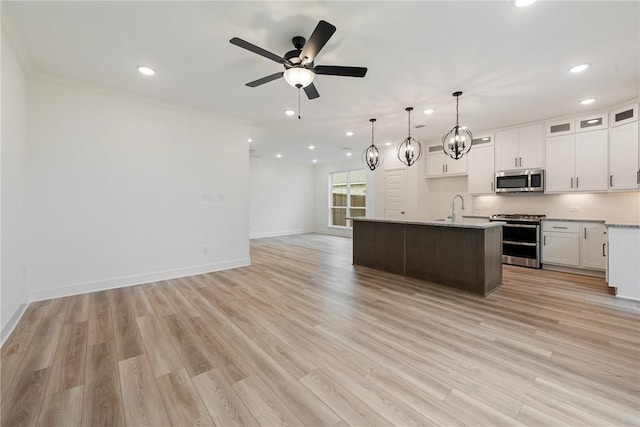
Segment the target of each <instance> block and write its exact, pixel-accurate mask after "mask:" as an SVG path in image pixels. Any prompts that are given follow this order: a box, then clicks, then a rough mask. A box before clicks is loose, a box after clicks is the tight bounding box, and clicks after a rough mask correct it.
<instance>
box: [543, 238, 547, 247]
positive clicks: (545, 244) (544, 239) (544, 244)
mask: <svg viewBox="0 0 640 427" xmlns="http://www.w3.org/2000/svg"><path fill="white" fill-rule="evenodd" d="M542 246H547V236H542Z"/></svg>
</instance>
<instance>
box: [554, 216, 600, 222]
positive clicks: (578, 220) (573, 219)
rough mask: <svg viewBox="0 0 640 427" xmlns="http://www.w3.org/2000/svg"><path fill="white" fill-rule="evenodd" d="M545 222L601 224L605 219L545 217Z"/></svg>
mask: <svg viewBox="0 0 640 427" xmlns="http://www.w3.org/2000/svg"><path fill="white" fill-rule="evenodd" d="M542 220H543V221H569V222H601V223H604V222H605V220H604V219H593V218H591V219H585V218H555V217H544V218H542Z"/></svg>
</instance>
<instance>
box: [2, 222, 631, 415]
mask: <svg viewBox="0 0 640 427" xmlns="http://www.w3.org/2000/svg"><path fill="white" fill-rule="evenodd" d="M251 259H252V265H251V266H250V267H245V268H238V269H234V270H227V271H222V272H217V273H209V274H204V275H200V276H193V277H187V278H182V279H176V280H167V281H163V282H160V283H150V284H146V285H141V286H136V287H131V288H123V289H113V290H109V291H102V292H95V293H92V294H86V295H78V296H73V297H67V298H59V299H55V300H50V301H41V302H36V303H33V304H31V305H30V306H29V307H28V308H27V310H26V312H25V314H24V316H23V318H22V319H21V320H20V322H19V323H18V325H17V327H16V329H15V331H14V333H13V334H12V335H11V337H9V339H8V340H7V342H6V343H5V345H4V346H3V347H2V349H1V361H2V376H1V380H2V384H1V385H2V387H1V390H2V396H1V397H2V399H1V400H2V402H1V412H0V416H1V425H2V426H14V425H23V426H32V425H57V426H75V425H84V426H99V425H100V426H119V425H122V426H141V425H149V426H164V425H176V426H186V425H202V426H214V425H217V426H224V427H228V426H235V425H238V426H261V425H262V426H274V425H290V426H300V425H306V426H320V425H329V426H348V425H351V426H363V425H380V426H389V425H403V426H408V425H426V426H436V425H441V426H467V425H468V426H512V425H530V426H566V425H570V426H598V427H599V426H640V308H639V306H638V304H637V303H632V302H625V301H621V300H618V299H616V298H615V297H613V296H611V295H609V294H608V292H607V288H606V285H605V283H604V281H603V280H602V279H599V278H593V277H586V276H577V275H571V274H566V273H557V272H550V271H543V270H532V269H525V268H520V267H511V266H505V267H504V286H503V287H502V288H500V289H499V290H498V291H496V292H495V293H494V294H492V295H490V296H489V297H487V298H483V297H479V296H475V295H472V294H468V293H464V292H461V291H457V290H454V289H450V288H445V287H441V286H438V285H435V284H432V283H428V282H422V281H419V280H415V279H410V278H406V277H401V276H395V275H392V274H388V273H383V272H379V271H375V270H371V269H367V268H360V267H354V266H352V264H351V241H350V240H349V239H345V238H339V237H331V236H323V235H316V234H308V235H299V236H288V237H281V238H268V239H259V240H253V241H252V242H251Z"/></svg>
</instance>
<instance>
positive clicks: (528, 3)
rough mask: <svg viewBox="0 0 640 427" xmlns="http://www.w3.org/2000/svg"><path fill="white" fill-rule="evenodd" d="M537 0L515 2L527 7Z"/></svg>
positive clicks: (517, 0)
mask: <svg viewBox="0 0 640 427" xmlns="http://www.w3.org/2000/svg"><path fill="white" fill-rule="evenodd" d="M535 2H536V0H515V1H514V2H513V4H515V5H516V6H517V7H527V6H531V5H532V4H534V3H535Z"/></svg>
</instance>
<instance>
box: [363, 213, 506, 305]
mask: <svg viewBox="0 0 640 427" xmlns="http://www.w3.org/2000/svg"><path fill="white" fill-rule="evenodd" d="M352 221H353V264H354V265H362V266H364V267H370V268H375V269H378V270H383V271H387V272H390V273H395V274H400V275H403V276H409V277H415V278H418V279H423V280H428V281H431V282H434V283H438V284H441V285H445V286H450V287H453V288H458V289H462V290H465V291H468V292H473V293H475V294H480V295H483V296H487V295H489V294H490V293H492V292H493V291H495V290H496V289H497V288H499V287H500V286H501V285H502V225H503V223H502V222H489V221H488V220H483V219H463V220H461V221H459V222H455V223H452V222H451V220H438V221H396V220H386V219H373V218H352Z"/></svg>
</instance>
